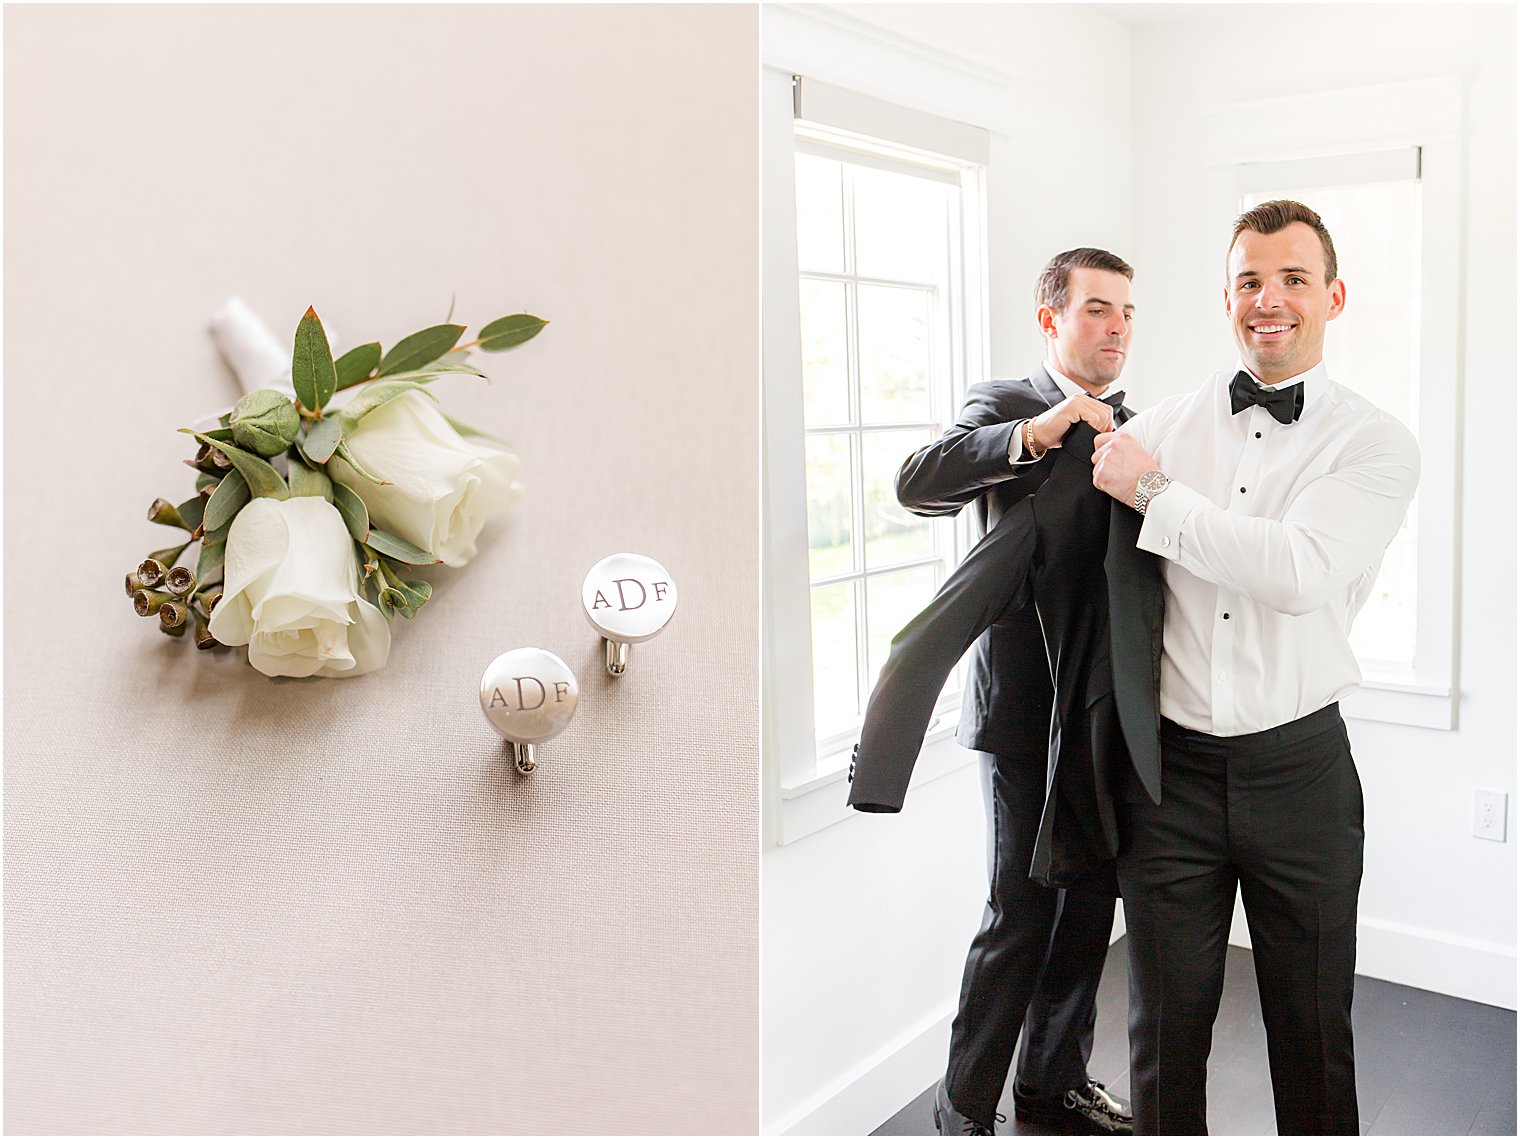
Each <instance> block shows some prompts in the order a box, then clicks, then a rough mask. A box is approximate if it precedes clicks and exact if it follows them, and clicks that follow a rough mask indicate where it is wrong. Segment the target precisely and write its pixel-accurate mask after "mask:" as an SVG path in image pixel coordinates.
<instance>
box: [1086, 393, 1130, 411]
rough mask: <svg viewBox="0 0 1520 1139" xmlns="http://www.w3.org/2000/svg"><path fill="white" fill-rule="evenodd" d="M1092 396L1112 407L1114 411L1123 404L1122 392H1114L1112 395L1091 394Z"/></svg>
mask: <svg viewBox="0 0 1520 1139" xmlns="http://www.w3.org/2000/svg"><path fill="white" fill-rule="evenodd" d="M1093 398H1094V399H1096V400H1097V401H1098V402H1099V403H1106V404H1108V406H1109V407H1111V408H1113V409H1114V410H1115V411H1118V410H1119V408H1121V407H1123V406H1124V393H1123V392H1115V393H1114V394H1113V395H1105V396H1093Z"/></svg>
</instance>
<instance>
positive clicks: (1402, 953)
mask: <svg viewBox="0 0 1520 1139" xmlns="http://www.w3.org/2000/svg"><path fill="white" fill-rule="evenodd" d="M1356 971H1357V972H1358V973H1360V974H1362V975H1363V976H1364V977H1377V978H1379V979H1380V980H1384V981H1393V982H1395V983H1397V984H1400V985H1409V986H1410V987H1412V988H1416V989H1428V990H1429V991H1430V992H1433V993H1445V994H1446V995H1447V996H1452V997H1461V998H1462V999H1463V1000H1468V1001H1479V1002H1480V1003H1482V1004H1486V1005H1498V1006H1499V1007H1500V1008H1507V1009H1513V1008H1514V1007H1515V948H1514V946H1512V945H1498V944H1495V943H1494V942H1489V941H1478V940H1476V939H1472V938H1465V937H1453V936H1451V935H1449V934H1442V933H1437V932H1435V931H1434V930H1429V929H1420V928H1417V927H1415V926H1407V925H1400V924H1399V923H1398V922H1389V921H1378V920H1373V919H1366V918H1364V919H1362V920H1361V921H1359V922H1358V923H1357V927H1356Z"/></svg>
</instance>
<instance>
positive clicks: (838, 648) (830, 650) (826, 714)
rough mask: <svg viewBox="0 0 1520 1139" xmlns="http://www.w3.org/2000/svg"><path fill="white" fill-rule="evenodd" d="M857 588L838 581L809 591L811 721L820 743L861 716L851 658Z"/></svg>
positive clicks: (854, 660)
mask: <svg viewBox="0 0 1520 1139" xmlns="http://www.w3.org/2000/svg"><path fill="white" fill-rule="evenodd" d="M858 584H859V583H858V582H854V581H841V582H839V583H838V584H837V585H820V586H815V587H814V588H813V591H812V602H813V717H814V721H815V727H816V729H817V732H818V736H819V738H820V739H821V738H823V737H825V736H830V735H833V734H834V733H836V732H841V731H844V730H845V729H847V728H849V727H850V726H851V725H852V724H853V723H854V721H855V719H856V717H858V716H859V715H860V714H861V708H860V680H859V677H858V675H857V671H858V670H857V668H856V657H855V649H856V645H857V644H858V643H859V639H858V637H857V635H856V620H855V590H856V587H857V585H858Z"/></svg>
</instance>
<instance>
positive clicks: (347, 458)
mask: <svg viewBox="0 0 1520 1139" xmlns="http://www.w3.org/2000/svg"><path fill="white" fill-rule="evenodd" d="M333 453H334V454H335V455H337V456H338V458H340V459H342V460H343V461H344V462H345V463H347V464H348V465H349V466H351V467H353V468H354V474H356V475H358V476H359V477H360V478H361V479H363V480H364V481H365V482H372V483H374V484H375V485H376V486H390V485H391V484H390V481H389V480H388V479H382V478H380V477H378V476H376V475H372V474H370V473H369V472H368V471H367V470H365V469H364V468H363V467H361V466H360V465H359V461H358V460H357V459H355V458H354V453H353V452H352V451H350V450H349V449H348V444H347V443H339V444H338V449H337V450H336V451H335V452H333Z"/></svg>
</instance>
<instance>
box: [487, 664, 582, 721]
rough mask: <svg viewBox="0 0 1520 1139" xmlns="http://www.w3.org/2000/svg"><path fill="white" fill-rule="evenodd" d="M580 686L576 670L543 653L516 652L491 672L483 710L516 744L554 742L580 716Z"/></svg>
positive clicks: (495, 666)
mask: <svg viewBox="0 0 1520 1139" xmlns="http://www.w3.org/2000/svg"><path fill="white" fill-rule="evenodd" d="M579 696H580V686H579V685H577V684H576V682H575V673H573V672H571V671H570V666H569V665H567V664H566V663H565V662H564V661H562V660H560V659H559V657H557V656H555V655H554V654H553V653H551V652H545V651H544V650H543V649H512V650H511V651H510V652H505V653H502V654H501V656H499V657H497V658H496V659H495V660H493V661H492V662H491V663H490V664H489V665H487V666H486V670H485V673H484V674H483V675H482V676H481V678H480V710H481V711H482V712H484V713H485V717H486V719H487V721H489V722H490V725H491V727H493V728H495V729H496V731H497V733H498V734H499V735H500V736H501V737H502V738H503V739H506V740H510V741H511V742H512V743H515V744H536V743H542V742H543V741H544V740H552V739H553V738H554V737H555V736H557V735H559V734H560V732H562V731H564V730H565V725H567V724H568V723H570V718H571V717H572V716H574V715H575V703H576V700H577V699H578V698H579Z"/></svg>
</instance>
